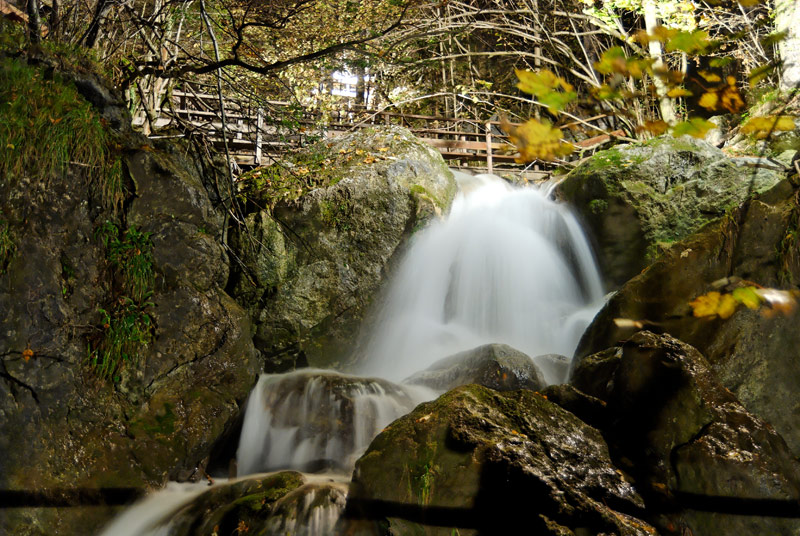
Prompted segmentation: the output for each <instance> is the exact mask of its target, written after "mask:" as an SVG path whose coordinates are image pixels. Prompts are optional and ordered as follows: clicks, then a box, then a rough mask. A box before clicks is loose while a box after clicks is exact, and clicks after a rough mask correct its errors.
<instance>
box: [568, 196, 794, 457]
mask: <svg viewBox="0 0 800 536" xmlns="http://www.w3.org/2000/svg"><path fill="white" fill-rule="evenodd" d="M796 194H797V188H796V187H794V186H792V184H791V183H790V182H788V181H783V182H781V183H780V184H779V185H777V186H776V187H775V188H773V189H772V190H770V191H768V192H765V193H764V194H762V195H760V196H757V198H755V199H753V200H752V201H751V202H750V203H749V204H748V205H747V206H746V207H744V208H742V209H739V210H737V211H734V212H733V213H732V214H731V217H730V218H726V219H724V220H723V221H720V222H718V223H715V224H711V225H709V226H708V227H706V228H704V229H703V230H702V231H700V232H698V233H696V234H695V235H693V236H692V237H690V238H688V239H686V240H684V241H683V242H681V243H679V244H677V245H676V246H675V247H673V248H672V249H671V250H670V251H669V252H667V253H666V254H665V255H664V256H662V257H661V258H660V259H659V260H658V261H656V262H655V263H654V264H653V265H652V266H650V267H649V268H648V269H647V270H646V271H644V272H643V273H642V274H640V275H639V276H637V277H635V278H633V279H632V280H631V281H629V282H628V283H626V284H625V285H624V286H623V287H622V288H621V289H620V290H619V292H617V293H616V294H615V295H614V296H613V297H612V298H611V299H610V300H609V302H608V303H607V304H606V306H605V307H604V308H603V309H602V310H601V311H600V313H598V315H597V317H596V318H595V320H594V321H593V322H592V324H591V325H590V326H589V328H588V329H587V331H586V333H585V334H584V337H583V339H582V340H581V343H580V344H579V347H578V350H577V352H576V356H577V358H578V359H579V360H588V361H586V362H584V361H581V362H580V363H579V364H578V365H577V369H576V371H575V375H574V377H573V382H575V385H576V386H577V387H578V388H579V389H582V390H585V391H586V392H587V393H589V394H592V395H595V396H599V394H597V393H598V392H599V391H600V387H590V383H591V382H593V381H594V380H592V379H591V378H592V377H593V375H594V376H596V377H597V378H600V377H602V378H606V377H607V372H603V373H600V372H597V373H595V372H592V373H591V374H586V375H585V377H584V378H583V379H578V376H582V375H583V372H582V370H584V369H585V371H586V372H587V373H588V372H589V370H590V369H591V368H592V366H593V365H592V364H591V363H592V361H593V358H587V357H586V356H590V355H591V354H594V353H596V352H599V351H602V350H604V349H606V348H609V347H613V346H616V345H617V341H620V340H625V339H627V338H628V337H630V336H631V335H632V333H633V331H634V330H632V329H629V328H624V327H619V326H617V325H616V324H615V322H614V319H615V318H627V319H634V320H642V321H645V323H646V324H647V325H648V326H650V328H649V329H651V330H659V331H664V332H667V333H670V334H671V335H673V336H675V337H677V338H679V339H681V340H682V341H685V342H686V343H688V344H691V345H692V346H694V347H695V348H697V349H698V350H699V351H700V352H701V353H703V355H704V356H705V357H706V358H707V359H708V361H709V362H710V363H711V366H712V368H713V369H714V371H715V372H716V374H717V375H718V377H719V379H720V381H721V382H722V384H723V385H724V386H725V387H726V388H728V389H730V390H731V391H732V392H733V393H734V394H735V395H736V396H737V398H738V399H739V400H740V401H741V402H742V403H743V404H744V405H745V407H746V408H747V409H748V411H750V412H752V413H754V414H756V415H758V416H759V417H761V418H763V419H765V420H766V421H768V422H769V423H770V424H771V425H772V426H774V427H775V429H776V430H777V431H778V432H779V433H780V434H781V435H782V436H783V437H784V439H785V440H786V442H787V443H788V444H789V446H790V447H791V448H792V450H793V452H794V453H795V454H796V455H800V429H798V427H797V418H796V415H797V414H798V412H800V390H799V389H798V386H800V359H798V351H797V349H798V348H800V331H799V330H797V314H796V313H795V314H791V315H788V316H787V315H783V314H778V315H774V316H772V317H766V316H764V315H762V314H761V312H760V311H750V310H747V309H745V308H744V307H742V308H741V310H738V311H736V312H735V313H734V314H733V315H732V316H731V317H730V318H728V319H724V320H723V319H720V318H717V317H705V318H696V317H694V316H693V315H692V311H691V308H690V307H689V305H688V303H689V302H690V301H691V300H693V299H695V298H696V297H698V296H700V295H702V294H705V293H707V292H709V291H710V290H712V283H714V282H716V281H718V280H721V279H723V278H730V281H734V282H735V281H739V282H738V283H735V284H732V286H736V285H740V286H748V285H752V284H759V285H763V286H766V287H784V288H785V287H788V288H795V287H796V285H797V284H798V282H800V250H798V248H799V247H800V244H798V242H797V241H792V240H787V239H786V237H787V236H792V233H794V232H796V231H794V229H796V223H795V222H796V220H795V219H794V218H796V214H797V210H798V209H797V207H796V205H795V201H794V199H795V196H796ZM739 279H740V280H739ZM726 288H727V287H723V288H721V289H717V290H722V291H723V292H724V291H726ZM727 290H728V291H730V290H731V289H730V288H727ZM603 381H607V380H603ZM597 382H599V380H597ZM600 383H601V382H600Z"/></svg>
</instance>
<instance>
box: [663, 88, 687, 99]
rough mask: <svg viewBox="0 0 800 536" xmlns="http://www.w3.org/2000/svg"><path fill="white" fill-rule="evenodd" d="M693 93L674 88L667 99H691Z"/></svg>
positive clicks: (668, 93)
mask: <svg viewBox="0 0 800 536" xmlns="http://www.w3.org/2000/svg"><path fill="white" fill-rule="evenodd" d="M691 96H692V92H691V91H689V90H688V89H686V88H682V87H674V88H672V89H670V90H669V91H668V92H667V97H669V98H671V99H677V98H678V97H691Z"/></svg>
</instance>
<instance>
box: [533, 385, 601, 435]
mask: <svg viewBox="0 0 800 536" xmlns="http://www.w3.org/2000/svg"><path fill="white" fill-rule="evenodd" d="M542 396H544V397H545V398H546V399H547V400H549V401H550V402H552V403H553V404H556V405H558V406H561V407H562V408H564V409H565V410H567V411H569V412H570V413H572V414H573V415H575V416H576V417H578V418H579V419H580V420H582V421H583V422H585V423H586V424H588V425H590V426H593V427H595V428H597V429H598V430H605V429H607V428H608V425H609V424H610V422H611V418H612V415H611V414H610V413H609V411H608V405H607V404H606V402H605V401H604V400H602V399H600V398H597V397H594V396H591V395H588V394H586V393H584V392H582V391H580V390H578V389H576V388H575V387H573V386H572V385H569V384H565V383H562V384H560V385H551V386H549V387H547V388H545V389H543V390H542Z"/></svg>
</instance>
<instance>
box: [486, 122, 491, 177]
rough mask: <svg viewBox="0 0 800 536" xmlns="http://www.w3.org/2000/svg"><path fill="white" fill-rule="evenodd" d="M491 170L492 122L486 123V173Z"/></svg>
mask: <svg viewBox="0 0 800 536" xmlns="http://www.w3.org/2000/svg"><path fill="white" fill-rule="evenodd" d="M491 172H492V124H491V123H489V122H487V123H486V173H491Z"/></svg>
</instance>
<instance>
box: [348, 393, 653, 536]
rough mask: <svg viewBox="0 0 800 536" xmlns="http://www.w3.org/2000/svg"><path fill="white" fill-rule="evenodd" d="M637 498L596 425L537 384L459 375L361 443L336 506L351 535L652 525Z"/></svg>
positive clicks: (632, 530)
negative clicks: (525, 386) (466, 379)
mask: <svg viewBox="0 0 800 536" xmlns="http://www.w3.org/2000/svg"><path fill="white" fill-rule="evenodd" d="M643 506H644V504H643V502H642V500H641V498H640V497H639V495H638V494H637V492H636V491H635V490H634V488H633V486H632V485H631V484H630V483H629V482H627V481H626V480H625V479H624V478H623V476H622V475H621V473H620V472H619V471H617V470H616V469H615V468H614V466H613V465H612V464H611V461H610V459H609V455H608V449H607V447H606V443H605V442H604V440H603V438H602V436H601V435H600V433H599V432H598V431H597V430H596V429H594V428H592V427H590V426H588V425H586V424H584V423H583V422H581V421H580V420H579V419H578V418H576V417H575V416H574V415H572V414H570V413H568V412H567V411H565V410H563V409H561V408H560V407H558V406H556V405H555V404H552V403H550V402H548V401H547V400H546V399H545V398H544V397H543V396H542V395H540V394H538V393H534V392H532V391H527V390H520V391H510V392H503V393H500V392H497V391H493V390H490V389H487V388H485V387H481V386H478V385H469V386H464V387H459V388H457V389H454V390H452V391H450V392H448V393H446V394H444V395H442V396H441V397H439V398H438V399H437V400H436V401H434V402H430V403H426V404H422V405H420V406H418V407H417V408H416V409H415V410H414V411H413V412H412V413H410V414H409V415H407V416H405V417H403V418H401V419H399V420H397V421H395V422H394V423H392V424H391V425H390V426H389V427H387V428H386V429H385V430H384V431H383V432H382V433H381V434H380V435H379V436H378V437H377V438H376V439H375V440H374V441H373V442H372V444H371V445H370V447H369V450H368V451H367V453H366V454H364V456H363V457H362V458H361V459H360V460H359V461H358V462H357V464H356V469H355V472H354V473H353V480H352V483H351V485H350V492H349V495H348V503H347V510H346V514H345V515H346V518H347V524H348V529H349V530H350V532H349V533H351V534H357V533H363V534H370V533H375V532H373V531H372V530H370V529H371V528H372V529H373V530H374V528H375V526H377V525H381V524H384V525H383V526H384V527H385V524H388V526H389V527H388V529H389V532H390V533H392V534H430V535H433V534H442V535H445V534H447V535H449V534H452V533H453V532H454V531H457V532H458V533H459V534H474V533H475V532H474V531H475V530H480V531H481V534H509V533H513V532H509V531H517V530H519V529H520V528H521V527H525V531H526V532H527V533H530V534H542V535H547V534H552V535H556V534H558V535H572V534H601V533H602V534H619V535H622V534H626V535H634V534H636V535H646V534H648V535H652V534H654V533H655V532H654V530H653V528H652V527H650V526H649V525H647V524H646V523H644V522H642V521H640V520H638V519H636V518H635V517H632V516H635V515H637V514H640V513H641V511H642V508H643ZM380 533H381V534H384V533H386V531H385V530H384V532H380Z"/></svg>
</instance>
